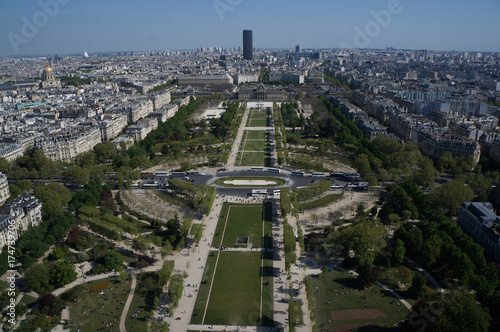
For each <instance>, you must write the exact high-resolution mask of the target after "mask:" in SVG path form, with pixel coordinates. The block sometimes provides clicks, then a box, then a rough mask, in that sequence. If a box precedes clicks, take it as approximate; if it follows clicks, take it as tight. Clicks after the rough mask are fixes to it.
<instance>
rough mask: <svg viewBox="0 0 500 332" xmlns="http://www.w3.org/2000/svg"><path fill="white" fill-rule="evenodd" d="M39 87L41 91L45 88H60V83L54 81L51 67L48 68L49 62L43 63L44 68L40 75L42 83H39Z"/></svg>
mask: <svg viewBox="0 0 500 332" xmlns="http://www.w3.org/2000/svg"><path fill="white" fill-rule="evenodd" d="M40 87H41V88H42V89H45V88H60V87H61V81H60V80H58V79H56V76H55V75H54V72H53V71H52V67H50V66H49V62H48V61H47V62H46V63H45V68H43V73H42V83H40Z"/></svg>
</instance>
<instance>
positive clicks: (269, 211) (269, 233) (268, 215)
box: [263, 203, 273, 249]
mask: <svg viewBox="0 0 500 332" xmlns="http://www.w3.org/2000/svg"><path fill="white" fill-rule="evenodd" d="M263 242H264V248H268V249H272V247H273V206H272V204H271V203H266V204H264V240H263Z"/></svg>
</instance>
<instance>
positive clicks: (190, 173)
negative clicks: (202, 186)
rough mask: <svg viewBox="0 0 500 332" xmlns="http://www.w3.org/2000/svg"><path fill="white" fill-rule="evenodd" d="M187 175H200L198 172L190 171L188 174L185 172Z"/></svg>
mask: <svg viewBox="0 0 500 332" xmlns="http://www.w3.org/2000/svg"><path fill="white" fill-rule="evenodd" d="M187 175H191V176H192V175H200V172H198V171H190V172H187Z"/></svg>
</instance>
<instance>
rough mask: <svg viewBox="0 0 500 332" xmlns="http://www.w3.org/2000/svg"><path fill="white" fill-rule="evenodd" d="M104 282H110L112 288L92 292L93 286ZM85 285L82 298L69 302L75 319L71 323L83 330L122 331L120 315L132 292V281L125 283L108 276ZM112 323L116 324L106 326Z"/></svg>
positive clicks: (85, 331)
mask: <svg viewBox="0 0 500 332" xmlns="http://www.w3.org/2000/svg"><path fill="white" fill-rule="evenodd" d="M103 282H110V283H111V287H112V289H107V290H104V293H103V294H99V292H93V293H90V288H91V287H92V286H95V285H98V284H100V283H103ZM83 286H84V290H83V291H82V292H81V295H80V299H79V300H78V301H77V302H69V303H68V307H69V310H70V318H71V319H73V323H72V324H71V325H72V326H74V325H76V326H78V329H79V330H80V331H82V332H87V331H88V332H95V331H97V330H99V329H102V328H104V330H105V331H117V332H118V331H120V326H119V325H120V316H121V314H122V310H123V303H125V301H126V300H127V297H128V294H129V292H130V282H128V283H124V282H121V281H119V280H118V279H116V278H106V279H101V280H98V281H95V282H94V284H91V283H85V284H83ZM94 300H96V302H94ZM102 306H104V308H102ZM94 309H95V311H94ZM115 319H116V321H115ZM103 322H104V323H103ZM110 323H111V324H113V325H114V326H108V327H106V324H110Z"/></svg>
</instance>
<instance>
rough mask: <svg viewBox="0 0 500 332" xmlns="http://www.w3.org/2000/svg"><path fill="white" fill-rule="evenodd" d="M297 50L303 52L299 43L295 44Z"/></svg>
mask: <svg viewBox="0 0 500 332" xmlns="http://www.w3.org/2000/svg"><path fill="white" fill-rule="evenodd" d="M295 52H302V47H301V46H300V44H299V45H297V46H295Z"/></svg>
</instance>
